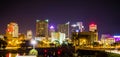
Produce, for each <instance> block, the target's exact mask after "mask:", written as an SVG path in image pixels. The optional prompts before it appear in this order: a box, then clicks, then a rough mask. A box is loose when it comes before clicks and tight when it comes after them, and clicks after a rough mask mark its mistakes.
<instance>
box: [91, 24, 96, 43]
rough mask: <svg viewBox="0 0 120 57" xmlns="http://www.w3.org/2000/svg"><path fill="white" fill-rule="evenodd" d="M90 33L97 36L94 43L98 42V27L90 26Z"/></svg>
mask: <svg viewBox="0 0 120 57" xmlns="http://www.w3.org/2000/svg"><path fill="white" fill-rule="evenodd" d="M89 31H90V32H93V33H94V35H95V39H94V41H98V30H97V25H96V24H90V25H89Z"/></svg>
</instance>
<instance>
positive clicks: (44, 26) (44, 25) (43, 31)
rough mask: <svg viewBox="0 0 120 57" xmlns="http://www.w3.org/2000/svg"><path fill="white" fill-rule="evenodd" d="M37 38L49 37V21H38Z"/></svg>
mask: <svg viewBox="0 0 120 57" xmlns="http://www.w3.org/2000/svg"><path fill="white" fill-rule="evenodd" d="M36 36H37V37H47V36H48V20H36Z"/></svg>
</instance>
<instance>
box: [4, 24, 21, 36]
mask: <svg viewBox="0 0 120 57" xmlns="http://www.w3.org/2000/svg"><path fill="white" fill-rule="evenodd" d="M18 31H19V27H18V24H17V23H15V22H11V23H9V24H8V25H7V30H6V34H7V35H10V36H12V37H18Z"/></svg>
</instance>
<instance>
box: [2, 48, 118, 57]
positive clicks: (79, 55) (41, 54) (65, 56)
mask: <svg viewBox="0 0 120 57" xmlns="http://www.w3.org/2000/svg"><path fill="white" fill-rule="evenodd" d="M30 50H31V49H18V50H0V57H16V55H29V52H30ZM36 50H37V51H38V57H120V55H118V54H113V53H106V52H104V51H93V50H77V51H76V53H75V51H74V49H70V48H66V47H64V48H36Z"/></svg>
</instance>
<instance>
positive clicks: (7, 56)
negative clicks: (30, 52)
mask: <svg viewBox="0 0 120 57" xmlns="http://www.w3.org/2000/svg"><path fill="white" fill-rule="evenodd" d="M18 55H26V53H22V54H20V53H0V57H16V56H18Z"/></svg>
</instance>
